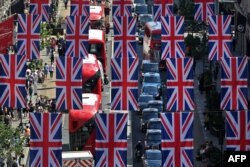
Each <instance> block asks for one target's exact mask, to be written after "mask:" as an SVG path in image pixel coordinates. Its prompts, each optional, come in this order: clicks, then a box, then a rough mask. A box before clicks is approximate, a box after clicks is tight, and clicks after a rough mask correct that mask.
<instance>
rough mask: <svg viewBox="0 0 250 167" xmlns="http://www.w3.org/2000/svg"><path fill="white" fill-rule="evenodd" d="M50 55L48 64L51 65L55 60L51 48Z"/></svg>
mask: <svg viewBox="0 0 250 167" xmlns="http://www.w3.org/2000/svg"><path fill="white" fill-rule="evenodd" d="M51 50H52V51H51V53H50V63H51V64H52V63H54V60H55V56H54V49H53V48H51Z"/></svg>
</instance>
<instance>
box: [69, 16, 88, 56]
mask: <svg viewBox="0 0 250 167" xmlns="http://www.w3.org/2000/svg"><path fill="white" fill-rule="evenodd" d="M88 18H89V17H85V16H67V17H66V25H67V29H66V56H71V57H83V58H86V57H87V56H88V33H89V19H88Z"/></svg>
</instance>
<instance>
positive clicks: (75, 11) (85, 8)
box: [70, 0, 89, 17]
mask: <svg viewBox="0 0 250 167" xmlns="http://www.w3.org/2000/svg"><path fill="white" fill-rule="evenodd" d="M70 16H86V17H88V16H89V0H71V1H70Z"/></svg>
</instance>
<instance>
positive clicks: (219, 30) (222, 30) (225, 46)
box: [208, 15, 232, 60]
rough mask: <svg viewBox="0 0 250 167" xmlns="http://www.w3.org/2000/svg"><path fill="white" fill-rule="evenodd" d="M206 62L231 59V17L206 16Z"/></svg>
mask: <svg viewBox="0 0 250 167" xmlns="http://www.w3.org/2000/svg"><path fill="white" fill-rule="evenodd" d="M208 33H209V38H208V39H209V41H208V48H209V54H208V60H220V58H221V57H223V56H226V57H231V56H232V54H231V50H230V49H231V42H232V35H231V16H228V15H224V16H223V15H216V16H208Z"/></svg>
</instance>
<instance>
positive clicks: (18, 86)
mask: <svg viewBox="0 0 250 167" xmlns="http://www.w3.org/2000/svg"><path fill="white" fill-rule="evenodd" d="M25 74H26V57H25V56H21V55H14V54H11V55H1V54H0V92H1V94H0V106H1V107H13V108H25V107H26V96H27V91H26V88H25V85H26V77H25Z"/></svg>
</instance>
